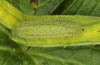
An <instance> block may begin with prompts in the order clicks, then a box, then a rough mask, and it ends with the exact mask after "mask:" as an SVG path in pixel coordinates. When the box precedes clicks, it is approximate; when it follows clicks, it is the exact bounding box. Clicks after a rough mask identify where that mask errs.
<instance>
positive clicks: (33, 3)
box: [8, 0, 63, 15]
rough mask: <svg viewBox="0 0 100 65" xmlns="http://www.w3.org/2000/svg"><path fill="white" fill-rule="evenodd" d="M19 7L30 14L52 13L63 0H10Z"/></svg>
mask: <svg viewBox="0 0 100 65" xmlns="http://www.w3.org/2000/svg"><path fill="white" fill-rule="evenodd" d="M8 1H9V2H10V3H12V4H13V5H14V6H16V7H17V8H18V9H20V10H22V11H23V12H25V13H27V14H30V15H45V14H51V13H52V12H53V11H54V10H55V9H56V8H57V7H58V6H59V4H60V3H61V2H62V1H63V0H8Z"/></svg>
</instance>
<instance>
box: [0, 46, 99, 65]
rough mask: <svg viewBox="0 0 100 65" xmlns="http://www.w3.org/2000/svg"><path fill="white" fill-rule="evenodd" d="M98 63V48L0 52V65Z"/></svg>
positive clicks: (88, 64) (31, 49)
mask: <svg viewBox="0 0 100 65" xmlns="http://www.w3.org/2000/svg"><path fill="white" fill-rule="evenodd" d="M8 47H9V46H8ZM99 62H100V46H81V47H67V48H60V47H58V48H57V47H56V48H30V49H28V50H25V51H22V50H21V49H20V50H18V48H17V49H15V50H14V51H7V50H5V51H4V50H0V64H1V65H2V64H3V65H99V64H100V63H99Z"/></svg>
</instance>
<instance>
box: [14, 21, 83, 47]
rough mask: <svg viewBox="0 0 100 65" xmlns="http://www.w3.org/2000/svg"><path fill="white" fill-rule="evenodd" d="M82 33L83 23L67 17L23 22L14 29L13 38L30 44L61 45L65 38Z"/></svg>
mask: <svg viewBox="0 0 100 65" xmlns="http://www.w3.org/2000/svg"><path fill="white" fill-rule="evenodd" d="M80 33H81V25H80V24H79V23H75V22H73V21H70V20H67V19H52V20H34V21H26V22H21V23H19V24H18V25H16V26H15V27H14V29H13V31H12V35H13V40H15V41H17V42H19V40H21V41H20V42H21V43H23V44H25V45H28V46H61V45H63V44H61V43H64V44H65V42H64V40H63V39H66V38H70V37H74V36H78V35H79V34H80ZM18 39H19V40H18ZM58 42H59V44H56V43H58Z"/></svg>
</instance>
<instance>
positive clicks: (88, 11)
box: [55, 0, 100, 16]
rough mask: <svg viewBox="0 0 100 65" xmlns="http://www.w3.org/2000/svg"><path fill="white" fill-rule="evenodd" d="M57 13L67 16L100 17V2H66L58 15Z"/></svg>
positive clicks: (84, 0) (93, 0)
mask: <svg viewBox="0 0 100 65" xmlns="http://www.w3.org/2000/svg"><path fill="white" fill-rule="evenodd" d="M59 9H60V10H59ZM57 11H58V14H66V15H91V16H100V13H99V12H100V0H64V1H63V3H62V4H61V5H60V6H59V8H58V9H57V10H56V11H55V13H56V14H57Z"/></svg>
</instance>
